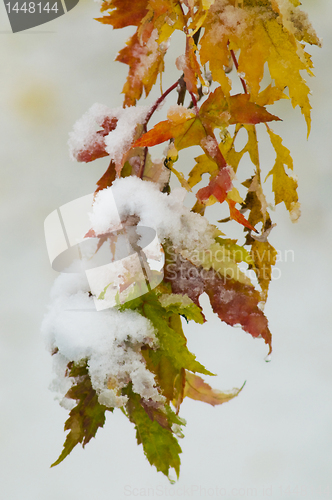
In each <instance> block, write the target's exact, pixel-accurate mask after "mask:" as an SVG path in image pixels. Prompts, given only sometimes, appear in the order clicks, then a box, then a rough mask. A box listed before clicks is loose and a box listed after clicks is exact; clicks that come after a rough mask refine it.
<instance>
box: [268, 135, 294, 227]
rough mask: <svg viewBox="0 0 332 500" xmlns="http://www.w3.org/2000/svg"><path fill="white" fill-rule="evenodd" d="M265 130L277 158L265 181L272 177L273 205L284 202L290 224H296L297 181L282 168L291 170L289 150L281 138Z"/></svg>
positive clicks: (291, 162) (291, 161) (291, 163)
mask: <svg viewBox="0 0 332 500" xmlns="http://www.w3.org/2000/svg"><path fill="white" fill-rule="evenodd" d="M267 130H268V133H269V135H270V138H271V142H272V145H273V147H274V149H275V151H276V154H277V157H276V161H275V164H274V167H273V168H272V170H271V171H270V172H269V173H268V175H267V176H266V179H267V178H268V177H269V176H270V175H272V190H273V192H274V200H275V204H276V205H278V204H279V203H281V202H284V203H285V205H286V208H287V210H288V211H289V213H290V217H291V220H292V222H296V221H297V220H298V218H299V216H300V211H299V203H298V195H297V191H296V190H297V180H296V179H295V178H294V177H291V176H290V175H288V174H287V173H286V171H285V168H284V165H287V166H288V168H290V169H293V160H292V158H291V156H290V154H289V150H288V149H287V148H286V147H285V146H283V144H282V140H281V138H280V137H279V136H278V135H277V134H275V133H274V132H273V131H272V130H271V129H269V128H268V129H267ZM266 179H265V180H266Z"/></svg>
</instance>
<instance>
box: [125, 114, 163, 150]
mask: <svg viewBox="0 0 332 500" xmlns="http://www.w3.org/2000/svg"><path fill="white" fill-rule="evenodd" d="M172 138H173V130H172V122H171V121H170V120H165V121H162V122H159V123H157V125H155V126H154V127H153V128H152V129H151V130H149V132H146V134H143V135H142V137H140V138H139V139H137V141H136V142H135V143H134V144H133V147H134V148H136V147H141V148H144V147H147V146H156V144H161V143H162V142H165V141H168V140H169V139H172Z"/></svg>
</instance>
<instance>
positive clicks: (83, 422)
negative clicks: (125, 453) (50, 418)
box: [51, 365, 113, 467]
mask: <svg viewBox="0 0 332 500" xmlns="http://www.w3.org/2000/svg"><path fill="white" fill-rule="evenodd" d="M69 376H70V377H74V378H75V379H76V384H75V385H73V387H71V389H69V391H68V392H67V394H66V398H69V399H74V400H76V402H77V405H76V406H75V407H74V408H73V409H72V410H71V411H70V413H69V418H68V420H67V421H66V423H65V431H67V430H69V431H70V432H69V434H68V435H67V438H66V441H65V444H64V448H63V451H62V453H61V455H60V456H59V458H58V459H57V460H56V461H55V462H54V463H53V464H52V465H51V467H54V466H55V465H58V464H59V463H60V462H62V461H63V460H64V459H65V458H66V457H67V456H68V455H69V453H70V452H71V451H72V449H73V448H74V447H75V446H76V445H77V444H78V443H82V446H83V447H84V446H85V445H86V444H87V443H88V442H89V441H90V439H91V438H93V437H95V435H96V432H97V430H98V428H99V427H103V425H104V423H105V411H106V410H111V411H113V409H110V408H106V406H103V405H101V404H100V403H99V402H98V396H97V394H96V391H95V390H94V389H93V388H92V385H91V380H90V377H89V375H88V371H87V367H86V366H76V365H72V366H71V369H70V375H69Z"/></svg>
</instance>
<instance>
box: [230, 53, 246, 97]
mask: <svg viewBox="0 0 332 500" xmlns="http://www.w3.org/2000/svg"><path fill="white" fill-rule="evenodd" d="M230 52H231V56H232V59H233V62H234V66H235V67H236V71H237V72H238V70H239V63H238V62H237V59H236V56H235V54H234V50H231V51H230ZM239 78H240V80H241V83H242V87H243V90H244V93H245V94H248V90H247V85H246V82H245V81H244V80H243V78H241V76H240V75H239Z"/></svg>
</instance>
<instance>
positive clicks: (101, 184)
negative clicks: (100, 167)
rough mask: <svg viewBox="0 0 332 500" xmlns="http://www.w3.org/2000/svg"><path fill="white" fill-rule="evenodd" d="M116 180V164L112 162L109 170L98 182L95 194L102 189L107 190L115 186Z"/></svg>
mask: <svg viewBox="0 0 332 500" xmlns="http://www.w3.org/2000/svg"><path fill="white" fill-rule="evenodd" d="M115 178H116V170H115V163H114V161H113V160H111V162H110V164H109V166H108V169H107V170H106V172H105V173H104V174H103V175H102V177H101V178H100V179H99V181H97V186H98V187H97V189H96V191H95V193H97V192H98V191H101V190H102V189H105V188H107V187H109V186H111V185H112V184H113V181H114V180H115Z"/></svg>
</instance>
